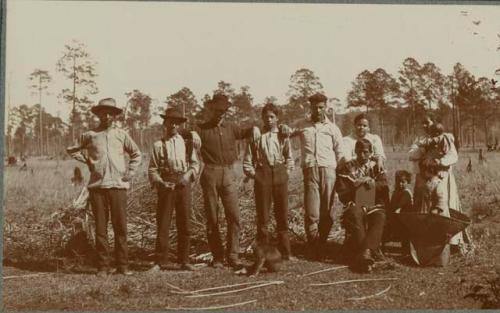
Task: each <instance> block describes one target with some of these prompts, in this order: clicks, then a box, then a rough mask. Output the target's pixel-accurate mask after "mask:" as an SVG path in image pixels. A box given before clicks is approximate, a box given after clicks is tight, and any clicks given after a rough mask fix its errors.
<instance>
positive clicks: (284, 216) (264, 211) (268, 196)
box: [254, 166, 290, 258]
mask: <svg viewBox="0 0 500 313" xmlns="http://www.w3.org/2000/svg"><path fill="white" fill-rule="evenodd" d="M254 192H255V206H256V210H257V242H258V243H265V244H268V243H269V231H268V226H269V213H270V210H271V205H272V203H273V202H274V217H275V218H276V230H277V232H278V248H279V250H280V252H281V253H282V255H283V256H284V257H285V258H286V257H289V256H290V238H289V235H288V174H287V172H286V167H285V166H278V167H274V168H271V167H268V166H265V167H260V168H258V169H257V170H256V172H255V184H254Z"/></svg>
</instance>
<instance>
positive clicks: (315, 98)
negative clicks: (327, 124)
mask: <svg viewBox="0 0 500 313" xmlns="http://www.w3.org/2000/svg"><path fill="white" fill-rule="evenodd" d="M308 100H309V102H310V103H311V104H316V103H322V102H326V101H327V100H328V98H327V97H326V96H325V95H324V94H321V93H319V92H318V93H315V94H314V95H312V96H310V97H309V99H308Z"/></svg>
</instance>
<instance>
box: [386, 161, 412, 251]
mask: <svg viewBox="0 0 500 313" xmlns="http://www.w3.org/2000/svg"><path fill="white" fill-rule="evenodd" d="M410 184H411V174H410V173H409V172H408V171H404V170H401V171H396V174H395V186H394V191H393V193H392V196H391V204H390V210H389V211H390V215H389V218H388V221H387V224H388V225H387V231H388V236H387V239H388V240H387V241H390V240H395V241H399V242H401V247H402V250H403V253H404V254H408V253H409V245H408V239H407V235H406V232H405V230H404V229H403V228H402V227H401V225H400V224H399V223H398V221H397V220H396V217H395V216H394V214H397V213H408V212H412V211H413V195H412V192H411V190H410V187H411V186H410Z"/></svg>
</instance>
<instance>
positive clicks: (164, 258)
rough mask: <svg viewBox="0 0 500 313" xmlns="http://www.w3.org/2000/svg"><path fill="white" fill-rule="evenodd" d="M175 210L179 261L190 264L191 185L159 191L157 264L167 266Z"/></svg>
mask: <svg viewBox="0 0 500 313" xmlns="http://www.w3.org/2000/svg"><path fill="white" fill-rule="evenodd" d="M174 210H175V224H176V227H177V261H178V262H179V263H181V264H187V263H189V244H190V242H189V238H190V232H189V228H190V227H189V216H190V213H191V184H188V185H186V186H184V187H182V188H176V189H174V190H169V189H166V188H163V187H160V188H159V190H158V206H157V208H156V225H157V227H158V229H157V237H156V255H157V261H156V262H157V264H158V265H166V264H167V262H168V251H169V248H170V237H169V236H170V222H171V221H172V212H173V211H174Z"/></svg>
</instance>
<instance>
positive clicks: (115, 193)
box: [89, 188, 128, 269]
mask: <svg viewBox="0 0 500 313" xmlns="http://www.w3.org/2000/svg"><path fill="white" fill-rule="evenodd" d="M89 200H90V205H91V206H92V212H93V214H94V219H95V237H96V238H95V242H96V251H97V267H98V268H100V269H105V268H107V267H109V264H110V256H109V244H108V221H109V217H110V215H111V224H112V225H113V232H114V235H115V258H116V264H117V266H118V267H119V268H122V269H125V268H126V267H127V264H128V251H127V211H126V209H127V190H125V189H116V188H111V189H104V188H92V189H89Z"/></svg>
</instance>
